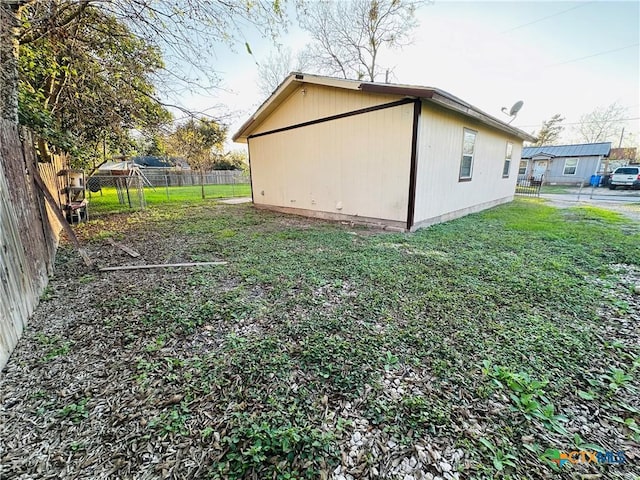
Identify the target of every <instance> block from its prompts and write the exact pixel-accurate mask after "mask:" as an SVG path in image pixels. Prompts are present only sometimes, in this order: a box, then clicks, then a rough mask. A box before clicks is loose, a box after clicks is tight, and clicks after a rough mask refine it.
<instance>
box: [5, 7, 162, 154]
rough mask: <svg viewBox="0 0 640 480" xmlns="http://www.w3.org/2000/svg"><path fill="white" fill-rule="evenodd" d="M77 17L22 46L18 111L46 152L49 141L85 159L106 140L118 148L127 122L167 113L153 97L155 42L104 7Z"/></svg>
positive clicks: (137, 124)
mask: <svg viewBox="0 0 640 480" xmlns="http://www.w3.org/2000/svg"><path fill="white" fill-rule="evenodd" d="M30 8H31V7H30V6H28V7H26V11H27V13H28V11H29V9H30ZM76 20H77V21H75V22H73V23H69V24H67V25H66V26H65V27H61V28H56V29H52V30H51V31H50V32H47V33H46V34H43V35H41V36H39V38H37V39H33V40H32V41H30V42H28V43H25V44H23V45H21V46H20V55H19V78H20V80H19V96H18V99H19V119H20V123H22V124H23V125H27V126H28V127H30V128H32V129H33V130H34V131H35V132H36V133H37V134H38V137H39V142H38V150H39V154H40V156H41V158H43V159H44V160H46V159H47V158H48V157H49V155H50V148H51V147H53V148H54V149H60V150H64V151H67V152H70V153H72V156H73V158H74V160H75V161H76V162H78V163H86V161H87V160H88V159H89V158H91V156H93V155H96V152H97V147H98V145H100V144H101V143H102V142H103V141H107V142H108V143H110V144H111V146H112V149H119V150H121V151H122V150H123V148H122V147H123V146H128V145H129V144H130V143H131V141H130V139H129V131H130V129H132V128H138V129H143V130H144V129H152V128H156V127H157V126H158V125H160V124H162V123H165V122H167V121H168V120H169V119H170V115H169V113H168V111H167V110H166V109H164V108H163V107H162V106H161V105H160V104H159V103H158V102H157V101H155V99H154V95H155V87H154V85H153V78H152V75H153V74H154V72H157V71H158V70H160V69H162V68H163V66H164V65H163V62H162V58H161V55H160V52H159V50H158V49H157V48H156V47H154V46H152V45H149V44H148V43H146V42H145V41H144V40H142V39H140V38H138V37H137V36H135V35H134V34H133V33H132V32H131V30H130V29H129V28H128V27H127V26H126V25H124V24H123V23H122V22H120V21H119V20H117V19H116V18H115V17H114V16H113V15H110V14H107V13H105V12H104V11H103V10H101V9H98V8H85V9H84V10H82V11H81V12H79V13H78V15H77V17H76ZM118 147H120V148H118Z"/></svg>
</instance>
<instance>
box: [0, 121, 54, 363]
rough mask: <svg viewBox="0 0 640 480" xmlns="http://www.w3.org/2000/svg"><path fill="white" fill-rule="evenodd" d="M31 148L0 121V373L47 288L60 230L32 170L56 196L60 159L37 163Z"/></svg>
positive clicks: (28, 141)
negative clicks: (36, 172)
mask: <svg viewBox="0 0 640 480" xmlns="http://www.w3.org/2000/svg"><path fill="white" fill-rule="evenodd" d="M31 145H32V142H31V138H30V137H29V134H28V133H27V132H24V131H22V132H21V131H19V130H18V128H16V127H14V126H12V125H10V124H8V123H7V122H3V121H0V369H2V368H3V367H4V365H5V364H6V362H7V360H8V358H9V355H11V352H12V351H13V348H14V347H15V345H16V343H17V342H18V339H19V338H20V335H21V334H22V331H23V329H24V326H25V325H26V322H27V320H28V318H29V316H30V315H31V314H32V313H33V310H34V308H35V307H36V305H37V304H38V300H39V298H40V295H41V293H42V291H43V290H44V288H45V287H46V285H47V280H48V275H49V274H50V273H51V272H52V269H53V260H54V257H55V252H56V248H57V245H58V232H59V231H60V225H59V224H58V222H57V220H55V218H54V216H53V215H52V214H51V212H50V211H49V207H47V206H46V205H45V204H44V200H43V198H42V195H41V193H40V191H39V189H38V188H37V187H36V186H35V185H34V181H33V173H32V172H33V171H34V169H38V171H39V172H40V175H41V176H42V178H43V180H44V181H45V183H46V185H47V187H48V189H49V190H50V191H51V192H52V194H53V195H54V197H56V198H57V192H56V188H57V187H56V179H55V175H56V172H57V171H58V170H59V169H61V168H62V167H63V162H64V160H63V159H60V158H56V159H55V160H54V161H53V162H52V163H50V164H38V162H37V160H36V156H35V152H34V150H33V148H32V146H31Z"/></svg>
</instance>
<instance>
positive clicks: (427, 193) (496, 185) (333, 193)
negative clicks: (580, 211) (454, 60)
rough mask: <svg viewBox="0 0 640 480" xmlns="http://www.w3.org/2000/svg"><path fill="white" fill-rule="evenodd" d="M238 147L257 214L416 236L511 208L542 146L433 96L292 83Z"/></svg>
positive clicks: (314, 81) (338, 83) (313, 80)
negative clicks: (526, 154) (529, 149)
mask: <svg viewBox="0 0 640 480" xmlns="http://www.w3.org/2000/svg"><path fill="white" fill-rule="evenodd" d="M233 140H234V141H237V142H246V143H247V144H248V147H249V165H250V169H251V186H252V192H253V203H254V204H255V205H256V207H260V208H268V209H271V210H276V211H281V212H287V213H295V214H299V215H306V216H311V217H319V218H326V219H334V220H350V221H356V222H364V223H370V222H372V223H380V224H383V225H387V226H390V227H395V228H399V229H402V230H415V229H417V228H419V227H422V226H426V225H430V224H433V223H437V222H442V221H445V220H449V219H452V218H456V217H460V216H462V215H466V214H468V213H471V212H477V211H479V210H483V209H485V208H489V207H492V206H494V205H498V204H501V203H505V202H509V201H511V200H512V199H513V195H514V191H515V184H516V179H517V176H518V161H519V160H520V152H521V149H522V142H523V140H528V141H534V140H535V139H534V138H533V137H531V136H530V135H528V134H527V133H525V132H523V131H521V130H518V129H517V128H514V127H512V126H510V125H508V124H506V123H504V122H502V121H500V120H498V119H496V118H493V117H491V116H490V115H487V114H486V113H484V112H482V111H480V110H478V109H477V108H475V107H473V106H472V105H469V104H468V103H466V102H464V101H462V100H460V99H459V98H456V97H454V96H453V95H451V94H449V93H447V92H444V91H442V90H439V89H436V88H427V87H415V86H405V85H392V84H381V83H368V82H360V81H354V80H343V79H337V78H330V77H322V76H316V75H307V74H301V73H293V74H291V75H290V76H289V77H287V78H286V79H285V80H284V81H283V82H282V83H281V84H280V86H279V87H278V88H277V89H276V90H275V92H274V93H273V94H272V95H271V96H270V97H269V98H268V99H267V100H266V101H265V102H264V103H263V104H262V105H261V106H260V108H258V110H257V111H256V112H255V113H254V114H253V116H252V117H251V118H250V119H249V120H247V121H246V122H245V123H244V125H243V126H242V127H241V128H240V130H239V131H238V132H237V133H236V134H235V135H234V136H233Z"/></svg>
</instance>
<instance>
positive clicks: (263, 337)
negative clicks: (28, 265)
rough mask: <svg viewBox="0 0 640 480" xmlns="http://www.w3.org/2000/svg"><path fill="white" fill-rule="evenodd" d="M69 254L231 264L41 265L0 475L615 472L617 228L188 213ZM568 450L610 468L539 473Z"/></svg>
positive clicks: (117, 227) (626, 372)
mask: <svg viewBox="0 0 640 480" xmlns="http://www.w3.org/2000/svg"><path fill="white" fill-rule="evenodd" d="M80 232H81V234H82V235H83V236H84V237H85V239H86V241H88V242H89V249H90V251H91V253H92V255H93V256H94V257H95V258H97V259H99V261H100V262H101V263H102V264H109V265H115V264H131V263H135V262H138V263H160V262H177V261H208V260H225V261H228V262H229V263H228V265H226V266H224V267H202V268H198V269H192V270H184V269H183V270H178V269H174V270H166V271H155V270H154V271H149V270H142V271H137V272H117V273H108V274H106V273H103V274H99V273H95V272H90V271H87V270H84V269H83V267H82V266H81V262H80V261H79V260H78V259H77V258H76V256H75V254H74V253H73V251H71V250H70V249H69V248H67V247H63V248H62V249H61V251H60V254H59V257H58V265H57V273H56V276H55V278H53V279H52V281H51V284H50V287H49V288H48V290H47V292H46V293H45V296H44V298H43V301H42V303H41V305H40V307H39V309H38V311H37V312H36V314H35V316H34V318H33V319H32V322H31V324H30V328H29V330H28V331H27V332H26V333H25V336H24V337H23V340H22V341H21V344H20V345H19V347H18V349H17V350H16V352H15V354H14V356H13V357H12V360H11V362H10V364H9V365H8V366H7V368H6V370H5V372H4V373H3V374H2V377H0V394H1V395H2V399H1V400H2V405H3V411H2V416H3V418H2V422H0V425H1V426H0V438H2V440H0V442H2V443H0V446H2V447H3V448H2V449H1V450H0V464H3V465H5V466H6V467H5V471H6V472H7V473H8V475H9V477H15V478H35V477H38V478H45V473H44V472H47V474H49V473H51V474H53V473H55V474H56V475H58V474H60V475H61V476H62V477H64V478H72V477H73V476H74V475H80V476H91V477H95V478H114V477H113V476H120V477H127V478H129V477H136V478H154V477H162V476H164V475H167V476H171V475H173V477H174V478H256V479H266V478H278V479H285V478H334V479H346V478H356V479H358V478H385V479H386V478H389V479H393V478H400V479H410V478H415V479H419V478H434V477H436V478H437V476H440V477H441V478H447V479H451V478H493V477H494V476H496V475H502V476H503V477H504V478H541V477H547V476H549V477H551V476H554V477H557V476H558V475H560V476H565V477H567V478H570V477H571V475H573V474H575V473H576V472H581V473H601V474H603V475H604V476H603V477H602V478H616V477H619V478H623V477H622V476H623V475H624V474H625V472H626V473H630V472H634V471H637V468H638V467H637V465H638V462H640V449H639V443H638V442H639V441H640V404H639V401H638V393H639V389H640V381H639V377H640V329H639V328H638V321H639V320H640V315H639V310H640V296H639V295H637V294H634V293H633V288H634V286H635V284H637V283H640V267H639V265H638V264H639V263H640V248H639V246H640V242H639V241H640V234H639V233H638V232H639V230H638V225H637V224H633V223H629V222H628V221H627V220H624V219H623V218H622V217H621V216H619V215H617V214H614V213H611V212H607V211H604V210H598V209H594V208H576V209H569V210H557V209H555V208H552V207H548V206H545V205H544V204H543V203H541V202H539V201H533V200H518V201H516V202H514V203H513V204H510V205H506V206H502V207H498V208H495V209H492V210H490V211H486V212H484V213H480V214H476V215H471V216H468V217H465V218H462V219H459V220H456V221H452V222H449V223H446V224H441V225H437V226H434V227H431V228H429V229H426V230H422V231H420V232H418V233H415V234H389V233H383V232H377V231H374V230H367V229H363V228H359V227H353V226H349V225H340V224H332V223H325V222H320V221H314V220H307V219H302V218H298V217H291V216H282V215H277V214H272V213H269V212H264V211H256V210H254V209H253V208H252V207H251V206H248V205H236V206H228V205H217V204H215V203H214V202H211V201H209V202H204V203H200V204H197V205H196V204H193V205H188V206H182V207H177V206H164V207H157V208H154V209H149V210H148V211H145V212H138V213H135V214H132V215H126V216H125V215H116V216H111V217H105V218H103V219H102V220H96V221H94V222H91V223H90V224H88V225H83V226H81V227H80ZM107 237H112V238H114V239H117V240H119V241H120V242H122V243H125V244H127V245H129V246H132V247H133V248H135V249H137V250H138V251H139V252H140V253H141V254H142V257H141V258H140V259H131V258H129V257H127V256H126V254H124V253H123V252H121V251H120V250H118V249H117V248H116V247H113V246H111V245H109V244H108V243H107V242H106V238H107ZM579 449H583V450H589V451H600V450H601V451H614V452H618V451H623V452H624V453H625V457H626V462H627V463H626V464H625V465H621V466H619V465H609V466H602V465H594V464H593V463H591V464H576V465H570V464H567V465H564V466H563V467H561V468H560V467H557V466H556V465H555V464H554V463H553V462H552V461H551V460H550V459H551V458H552V457H553V456H554V452H553V450H561V451H565V452H569V451H572V450H579ZM45 467H46V468H45ZM38 468H45V470H43V471H42V472H41V473H38ZM110 476H111V477H110Z"/></svg>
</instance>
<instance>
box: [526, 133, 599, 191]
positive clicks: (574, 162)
mask: <svg viewBox="0 0 640 480" xmlns="http://www.w3.org/2000/svg"><path fill="white" fill-rule="evenodd" d="M610 151H611V142H603V143H584V144H579V145H546V146H542V147H524V148H523V149H522V156H521V159H520V165H519V169H518V175H521V176H526V177H533V178H535V179H536V180H539V179H540V177H542V181H543V182H544V183H545V184H547V185H562V184H565V185H569V184H577V183H585V182H586V183H589V181H590V179H591V175H596V174H600V173H602V171H603V170H604V168H605V164H606V161H607V158H608V157H609V152H610Z"/></svg>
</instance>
